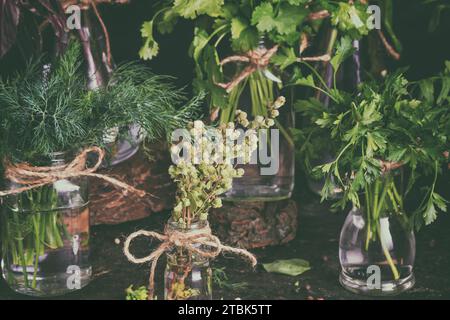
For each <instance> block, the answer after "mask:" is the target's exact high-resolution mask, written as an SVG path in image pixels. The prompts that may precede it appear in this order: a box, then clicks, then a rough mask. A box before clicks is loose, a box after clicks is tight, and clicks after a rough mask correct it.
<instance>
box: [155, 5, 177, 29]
mask: <svg viewBox="0 0 450 320" xmlns="http://www.w3.org/2000/svg"><path fill="white" fill-rule="evenodd" d="M178 17H179V15H178V14H177V12H176V11H175V10H173V9H172V8H171V9H169V10H166V11H165V12H164V14H163V16H162V18H161V19H158V22H157V26H158V31H159V32H161V33H162V34H165V33H171V32H172V31H173V28H174V27H175V24H176V23H177V21H178Z"/></svg>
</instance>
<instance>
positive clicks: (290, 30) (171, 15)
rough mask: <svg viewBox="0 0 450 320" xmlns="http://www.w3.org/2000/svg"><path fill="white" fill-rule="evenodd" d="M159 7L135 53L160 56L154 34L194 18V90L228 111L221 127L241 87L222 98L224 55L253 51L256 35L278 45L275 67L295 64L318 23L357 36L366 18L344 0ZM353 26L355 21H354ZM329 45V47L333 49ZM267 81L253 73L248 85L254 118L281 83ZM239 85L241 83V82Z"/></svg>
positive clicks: (221, 1)
mask: <svg viewBox="0 0 450 320" xmlns="http://www.w3.org/2000/svg"><path fill="white" fill-rule="evenodd" d="M160 6H161V9H160V10H159V11H158V12H157V13H156V14H155V15H154V16H153V18H152V20H150V21H146V22H145V23H144V24H143V25H142V29H141V33H142V37H143V39H144V45H143V46H142V48H141V50H140V52H139V54H140V56H141V58H143V59H152V58H153V57H154V56H156V55H157V54H158V52H159V45H158V43H157V41H156V40H155V37H154V34H155V32H156V30H158V31H159V32H160V33H163V34H164V33H169V32H171V31H172V30H173V28H174V26H175V24H176V23H177V21H178V20H180V19H186V20H193V21H194V22H195V28H194V33H193V41H192V46H191V48H190V50H189V54H190V56H191V57H192V58H193V60H194V62H195V80H194V85H195V88H196V89H197V90H198V91H199V90H204V91H206V92H208V93H209V104H210V107H211V109H212V110H214V109H215V108H221V109H227V110H226V111H225V112H224V114H225V115H224V116H223V117H222V118H221V122H222V123H226V122H228V121H233V114H234V113H233V108H236V105H237V100H238V98H239V96H240V94H242V90H243V88H242V87H244V84H243V83H242V82H241V85H240V86H236V87H235V88H234V89H233V90H228V91H231V93H230V96H229V97H228V96H227V94H226V93H227V92H226V90H225V89H224V88H223V87H221V86H218V85H217V83H220V82H222V81H224V80H225V79H224V78H225V77H224V74H223V68H222V65H221V63H220V62H221V58H224V57H223V56H224V54H228V55H229V54H233V53H238V54H242V53H246V52H249V51H252V50H255V49H257V48H258V45H259V43H260V40H261V37H264V38H265V40H266V41H267V42H270V43H273V44H274V45H277V46H278V51H277V54H276V55H275V56H274V57H273V63H274V64H276V65H277V66H278V68H280V69H284V68H286V67H287V66H290V65H292V64H293V63H294V62H298V61H300V59H299V57H298V54H297V52H300V53H301V51H302V50H303V48H302V49H301V48H300V46H301V42H302V41H301V39H302V35H303V36H308V37H313V36H315V34H316V32H317V29H318V28H319V26H320V24H321V20H322V19H323V18H326V17H330V16H331V20H332V24H333V26H334V27H335V28H337V29H339V30H340V31H341V32H343V33H345V34H348V35H351V36H352V37H353V38H360V37H361V36H363V35H365V34H367V33H368V28H367V25H366V23H365V22H366V20H367V17H368V14H367V13H366V10H367V3H360V2H356V3H355V4H348V3H347V1H335V2H329V1H323V0H318V1H306V0H256V1H255V0H242V1H241V0H239V1H238V0H193V1H191V0H175V1H161V3H160ZM355 22H358V23H355ZM332 46H333V45H332ZM266 76H267V77H266V78H268V79H266V78H264V77H261V76H260V75H259V73H257V72H255V73H254V74H252V75H250V77H249V79H248V81H249V82H250V84H249V85H250V87H251V90H252V92H253V95H252V104H253V106H254V107H253V110H254V112H255V114H254V115H255V116H256V115H264V113H265V112H264V110H259V108H261V106H259V105H260V104H261V103H262V105H267V104H268V103H270V101H273V100H274V97H276V96H277V95H276V94H273V92H272V88H271V87H272V86H273V85H274V82H275V84H277V85H278V86H280V85H281V84H280V83H279V82H280V80H281V79H277V78H276V77H275V76H273V75H272V76H271V74H270V73H267V72H266ZM243 82H244V81H243Z"/></svg>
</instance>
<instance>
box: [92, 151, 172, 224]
mask: <svg viewBox="0 0 450 320" xmlns="http://www.w3.org/2000/svg"><path fill="white" fill-rule="evenodd" d="M152 156H153V157H154V159H152V160H151V161H150V160H149V159H148V157H147V156H146V155H145V154H144V151H142V150H139V151H138V152H137V154H136V155H134V156H133V157H132V158H130V159H128V160H127V161H125V162H122V163H120V164H118V165H115V166H113V167H110V168H105V169H101V170H99V172H100V173H103V174H107V175H111V176H113V177H115V178H117V179H119V180H121V181H124V182H126V183H128V184H130V185H132V186H134V187H136V188H139V189H142V190H145V191H147V192H148V193H149V194H151V195H153V196H154V197H153V196H150V195H149V196H146V197H145V198H143V199H140V198H138V197H137V196H134V195H131V194H128V195H126V196H125V195H124V194H123V193H122V191H121V190H118V189H115V188H114V187H111V185H109V184H108V183H105V182H104V181H102V180H98V179H96V180H91V182H90V194H91V197H90V209H91V225H97V224H117V223H121V222H125V221H132V220H137V219H142V218H144V217H147V216H149V215H151V214H152V213H154V212H160V211H163V210H167V209H169V208H171V207H172V204H173V200H174V191H175V188H174V185H173V184H172V183H171V180H170V177H169V175H168V173H167V171H168V167H169V165H170V163H171V161H170V158H169V152H168V151H167V150H162V148H161V147H156V148H155V150H152Z"/></svg>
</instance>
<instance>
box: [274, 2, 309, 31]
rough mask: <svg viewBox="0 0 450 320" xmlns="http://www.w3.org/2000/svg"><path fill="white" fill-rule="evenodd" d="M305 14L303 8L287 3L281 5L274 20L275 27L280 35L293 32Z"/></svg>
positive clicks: (305, 11) (306, 12)
mask: <svg viewBox="0 0 450 320" xmlns="http://www.w3.org/2000/svg"><path fill="white" fill-rule="evenodd" d="M307 14H308V11H307V10H306V9H305V8H302V7H299V6H292V5H288V4H284V5H281V6H280V10H279V13H278V15H277V17H276V20H275V27H276V29H277V31H278V33H280V34H282V35H287V34H292V33H294V32H295V31H296V29H297V26H299V25H300V24H302V23H303V20H304V19H305V18H306V16H307ZM268 31H270V30H268Z"/></svg>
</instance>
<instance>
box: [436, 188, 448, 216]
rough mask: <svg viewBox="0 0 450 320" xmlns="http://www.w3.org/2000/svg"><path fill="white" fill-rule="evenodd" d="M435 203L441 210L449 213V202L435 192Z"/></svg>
mask: <svg viewBox="0 0 450 320" xmlns="http://www.w3.org/2000/svg"><path fill="white" fill-rule="evenodd" d="M433 202H434V204H435V205H436V206H437V207H438V208H439V210H441V211H443V212H447V203H448V201H447V200H445V199H444V198H443V197H442V196H440V195H439V194H437V193H436V192H433Z"/></svg>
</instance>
